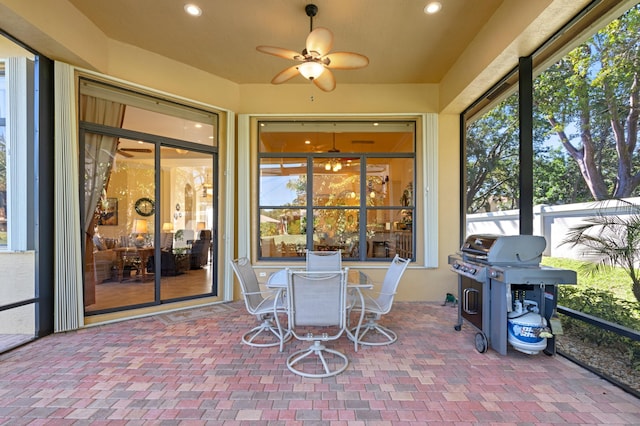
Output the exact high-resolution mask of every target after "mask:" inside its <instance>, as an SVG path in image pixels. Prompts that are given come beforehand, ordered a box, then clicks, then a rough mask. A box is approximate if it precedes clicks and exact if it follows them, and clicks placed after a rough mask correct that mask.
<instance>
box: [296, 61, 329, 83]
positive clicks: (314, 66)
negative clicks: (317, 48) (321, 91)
mask: <svg viewBox="0 0 640 426" xmlns="http://www.w3.org/2000/svg"><path fill="white" fill-rule="evenodd" d="M323 71H324V65H322V64H321V63H318V62H315V61H307V62H303V63H302V64H300V65H299V66H298V72H299V73H300V74H301V75H302V76H303V77H304V78H306V79H307V80H313V79H315V78H318V77H320V75H321V74H322V73H323Z"/></svg>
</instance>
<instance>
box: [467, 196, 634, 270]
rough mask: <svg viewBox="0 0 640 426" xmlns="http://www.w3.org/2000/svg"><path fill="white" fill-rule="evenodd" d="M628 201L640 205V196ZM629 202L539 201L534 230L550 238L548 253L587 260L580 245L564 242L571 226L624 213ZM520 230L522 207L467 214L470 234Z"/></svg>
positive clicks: (554, 255)
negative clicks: (599, 215)
mask: <svg viewBox="0 0 640 426" xmlns="http://www.w3.org/2000/svg"><path fill="white" fill-rule="evenodd" d="M625 201H626V202H629V203H632V204H634V205H637V206H640V198H638V197H636V198H626V199H625ZM625 206H627V204H625V203H621V202H619V201H616V200H608V201H597V202H596V201H594V202H590V203H578V204H566V205H558V206H549V205H537V206H534V208H533V234H534V235H542V236H544V237H545V239H546V240H547V248H546V250H545V252H544V253H543V254H544V255H545V256H551V257H564V258H569V259H577V260H585V258H584V256H583V255H582V254H581V251H580V247H579V246H578V247H572V246H571V245H570V244H565V245H562V241H563V240H564V239H565V236H566V233H567V230H568V229H570V228H571V227H572V226H575V225H578V224H580V223H583V221H584V219H585V218H587V217H590V216H594V215H597V214H607V215H616V216H624V213H623V212H624V211H626V210H625ZM519 233H520V221H519V210H507V211H501V212H490V213H477V214H470V215H467V235H472V234H499V235H517V234H519Z"/></svg>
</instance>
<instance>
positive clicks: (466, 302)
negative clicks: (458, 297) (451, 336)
mask: <svg viewBox="0 0 640 426" xmlns="http://www.w3.org/2000/svg"><path fill="white" fill-rule="evenodd" d="M471 293H474V296H475V297H474V298H473V301H474V302H475V303H474V304H473V306H471V303H470V299H471V297H470V296H469V295H470V294H471ZM479 293H480V292H479V291H478V290H477V289H475V288H465V289H464V291H463V292H462V294H463V298H462V310H463V311H465V312H466V313H468V314H470V315H476V314H477V313H478V294H479Z"/></svg>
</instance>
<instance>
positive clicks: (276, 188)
mask: <svg viewBox="0 0 640 426" xmlns="http://www.w3.org/2000/svg"><path fill="white" fill-rule="evenodd" d="M306 183H307V160H306V159H305V158H264V159H263V160H262V161H261V162H260V182H259V184H260V205H261V206H304V205H306V204H307V197H306V193H307V188H306Z"/></svg>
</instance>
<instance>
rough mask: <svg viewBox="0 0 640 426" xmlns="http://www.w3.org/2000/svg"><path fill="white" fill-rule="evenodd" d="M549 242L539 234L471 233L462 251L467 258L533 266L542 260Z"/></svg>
mask: <svg viewBox="0 0 640 426" xmlns="http://www.w3.org/2000/svg"><path fill="white" fill-rule="evenodd" d="M546 247H547V242H546V240H545V239H544V237H542V236H538V235H493V234H484V235H480V234H478V235H470V236H469V237H467V239H466V240H465V242H464V244H462V248H461V251H462V253H463V256H464V257H465V258H467V259H471V260H475V261H479V262H483V263H488V264H492V265H503V266H515V265H517V266H533V265H538V264H539V263H540V261H541V260H542V252H543V251H544V249H545V248H546Z"/></svg>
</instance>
